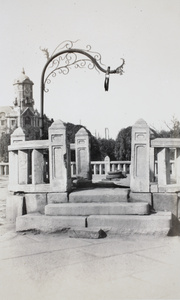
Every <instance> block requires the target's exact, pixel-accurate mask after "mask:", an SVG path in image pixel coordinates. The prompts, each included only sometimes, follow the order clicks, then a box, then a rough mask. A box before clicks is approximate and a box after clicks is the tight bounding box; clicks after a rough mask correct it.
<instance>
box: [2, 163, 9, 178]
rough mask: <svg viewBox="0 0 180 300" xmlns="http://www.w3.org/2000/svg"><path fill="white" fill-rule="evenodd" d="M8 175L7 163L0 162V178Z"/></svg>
mask: <svg viewBox="0 0 180 300" xmlns="http://www.w3.org/2000/svg"><path fill="white" fill-rule="evenodd" d="M6 175H9V163H5V162H0V176H6Z"/></svg>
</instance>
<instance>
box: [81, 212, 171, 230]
mask: <svg viewBox="0 0 180 300" xmlns="http://www.w3.org/2000/svg"><path fill="white" fill-rule="evenodd" d="M87 227H88V228H91V227H99V228H101V229H102V230H103V228H107V227H110V230H109V232H108V234H109V235H132V234H147V235H148V234H153V235H168V233H169V232H170V230H171V229H172V214H171V212H159V213H156V214H152V215H144V216H128V215H127V216H125V215H124V216H107V215H104V216H103V215H101V216H96V215H94V216H89V217H88V218H87Z"/></svg>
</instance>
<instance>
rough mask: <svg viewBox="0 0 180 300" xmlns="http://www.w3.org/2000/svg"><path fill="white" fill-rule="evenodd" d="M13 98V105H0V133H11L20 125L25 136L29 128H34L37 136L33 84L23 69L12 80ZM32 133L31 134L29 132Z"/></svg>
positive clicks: (37, 124)
mask: <svg viewBox="0 0 180 300" xmlns="http://www.w3.org/2000/svg"><path fill="white" fill-rule="evenodd" d="M13 85H14V90H15V100H14V102H13V104H14V105H13V106H1V107H0V135H1V136H2V134H3V133H12V132H13V131H14V129H15V128H17V127H19V126H20V127H22V129H23V130H24V131H25V133H26V136H27V138H28V137H29V138H30V136H29V131H30V130H29V129H30V128H31V130H32V128H34V129H35V130H34V136H33V137H32V136H31V139H36V138H38V137H39V129H38V127H39V116H40V115H39V113H38V111H37V109H35V108H34V99H33V85H34V83H33V82H32V81H31V80H30V79H29V77H28V76H27V75H26V74H25V71H24V69H23V70H22V73H21V74H20V76H19V77H18V78H17V79H16V80H15V81H14V84H13ZM31 135H32V134H31Z"/></svg>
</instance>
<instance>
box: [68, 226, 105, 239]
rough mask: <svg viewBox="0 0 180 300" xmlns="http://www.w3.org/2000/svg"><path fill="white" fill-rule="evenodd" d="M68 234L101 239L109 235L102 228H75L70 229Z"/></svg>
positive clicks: (73, 236)
mask: <svg viewBox="0 0 180 300" xmlns="http://www.w3.org/2000/svg"><path fill="white" fill-rule="evenodd" d="M68 235H69V237H71V238H82V239H83V238H84V239H100V238H105V237H106V236H107V234H106V232H105V231H104V230H102V229H101V228H73V229H69V231H68Z"/></svg>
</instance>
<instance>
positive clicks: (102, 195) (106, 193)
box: [69, 188, 130, 203]
mask: <svg viewBox="0 0 180 300" xmlns="http://www.w3.org/2000/svg"><path fill="white" fill-rule="evenodd" d="M129 193H130V189H129V188H108V189H107V188H95V189H88V190H81V191H74V192H72V193H70V194H69V202H75V203H78V202H86V203H87V202H128V199H129Z"/></svg>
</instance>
